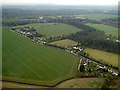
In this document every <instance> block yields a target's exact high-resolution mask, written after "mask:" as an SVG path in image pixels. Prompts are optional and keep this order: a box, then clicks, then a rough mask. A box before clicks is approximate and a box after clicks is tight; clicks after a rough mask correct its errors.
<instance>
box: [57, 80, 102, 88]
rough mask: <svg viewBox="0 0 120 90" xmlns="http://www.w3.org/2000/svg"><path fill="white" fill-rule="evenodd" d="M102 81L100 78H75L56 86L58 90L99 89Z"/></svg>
mask: <svg viewBox="0 0 120 90" xmlns="http://www.w3.org/2000/svg"><path fill="white" fill-rule="evenodd" d="M102 83H103V80H102V79H101V78H75V79H72V80H68V81H65V82H63V83H61V84H60V85H58V86H57V87H58V88H100V87H101V86H102Z"/></svg>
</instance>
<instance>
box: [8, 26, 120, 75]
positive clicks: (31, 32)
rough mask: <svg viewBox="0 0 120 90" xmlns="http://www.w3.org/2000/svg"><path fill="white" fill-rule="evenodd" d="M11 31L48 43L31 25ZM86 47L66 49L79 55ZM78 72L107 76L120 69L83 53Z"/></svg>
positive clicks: (42, 43) (114, 73)
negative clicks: (87, 56)
mask: <svg viewBox="0 0 120 90" xmlns="http://www.w3.org/2000/svg"><path fill="white" fill-rule="evenodd" d="M10 31H12V32H16V33H18V34H20V35H22V36H24V37H27V38H29V39H31V40H32V41H34V42H36V43H38V44H40V45H46V43H47V42H46V38H44V35H43V34H41V33H37V32H36V30H35V29H34V28H31V27H24V28H23V27H22V28H20V27H19V28H10ZM84 49H85V48H83V47H81V45H80V44H79V45H76V46H73V47H70V48H65V49H64V50H65V51H66V52H68V53H71V54H73V55H76V56H79V54H80V53H81V52H83V51H84ZM78 72H84V73H85V75H87V76H88V73H93V74H92V75H93V76H102V77H106V76H107V74H108V73H109V74H112V75H116V76H118V75H119V72H120V71H118V70H116V69H114V68H112V67H110V66H106V65H104V64H101V63H98V62H97V61H94V60H91V59H89V58H86V57H84V56H82V55H81V59H80V61H79V65H78Z"/></svg>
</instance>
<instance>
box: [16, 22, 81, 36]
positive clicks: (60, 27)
mask: <svg viewBox="0 0 120 90" xmlns="http://www.w3.org/2000/svg"><path fill="white" fill-rule="evenodd" d="M24 26H30V27H33V28H35V29H36V30H37V32H39V33H42V34H45V35H46V36H47V37H56V36H62V35H67V34H71V33H75V32H78V31H81V29H79V28H76V27H74V26H71V25H67V24H61V23H35V24H28V25H23V26H20V27H24ZM17 27H19V26H17Z"/></svg>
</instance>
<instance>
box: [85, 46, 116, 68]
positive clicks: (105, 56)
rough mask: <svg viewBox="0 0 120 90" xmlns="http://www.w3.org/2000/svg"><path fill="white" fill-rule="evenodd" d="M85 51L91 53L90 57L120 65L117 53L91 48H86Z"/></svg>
mask: <svg viewBox="0 0 120 90" xmlns="http://www.w3.org/2000/svg"><path fill="white" fill-rule="evenodd" d="M84 51H85V52H86V53H89V55H90V57H92V58H95V59H96V60H100V61H101V60H102V62H103V63H107V64H109V65H113V66H117V67H118V55H117V54H114V53H110V52H105V51H101V50H97V49H90V48H86V49H85V50H84Z"/></svg>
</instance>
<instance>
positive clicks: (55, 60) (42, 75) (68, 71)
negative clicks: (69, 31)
mask: <svg viewBox="0 0 120 90" xmlns="http://www.w3.org/2000/svg"><path fill="white" fill-rule="evenodd" d="M8 29H9V27H5V26H4V27H3V37H2V38H3V43H2V45H3V47H2V48H3V50H2V58H3V60H2V63H3V64H2V69H3V72H2V75H3V80H8V81H15V82H24V83H31V84H38V85H55V84H56V83H58V82H59V81H62V80H64V79H67V78H70V77H73V76H75V73H76V68H77V64H78V60H79V58H78V57H76V56H74V55H72V54H69V53H67V52H65V51H63V50H60V49H57V48H53V47H48V46H40V45H38V44H37V43H35V42H33V41H31V40H29V39H28V38H25V37H23V36H21V35H19V34H17V33H15V32H11V31H9V30H8Z"/></svg>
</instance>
